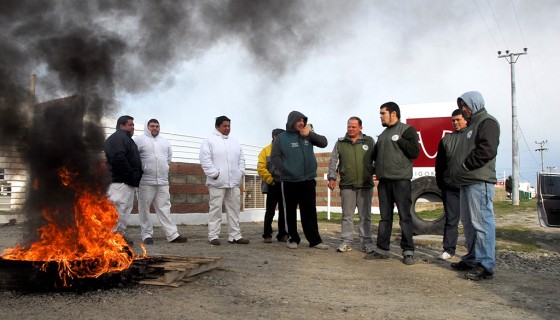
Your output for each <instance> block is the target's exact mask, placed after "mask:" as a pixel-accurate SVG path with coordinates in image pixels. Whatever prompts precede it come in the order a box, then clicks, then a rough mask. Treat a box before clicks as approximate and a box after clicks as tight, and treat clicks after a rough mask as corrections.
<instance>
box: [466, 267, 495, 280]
mask: <svg viewBox="0 0 560 320" xmlns="http://www.w3.org/2000/svg"><path fill="white" fill-rule="evenodd" d="M465 278H467V279H469V280H473V281H480V280H482V279H492V278H494V274H493V273H490V272H488V271H486V269H484V267H483V266H481V265H478V266H476V267H475V268H474V269H472V270H471V271H469V272H467V273H465Z"/></svg>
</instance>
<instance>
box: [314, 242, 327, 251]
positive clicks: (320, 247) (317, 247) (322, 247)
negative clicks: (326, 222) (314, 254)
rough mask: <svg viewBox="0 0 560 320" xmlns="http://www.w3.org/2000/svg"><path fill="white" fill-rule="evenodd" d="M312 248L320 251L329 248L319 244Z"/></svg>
mask: <svg viewBox="0 0 560 320" xmlns="http://www.w3.org/2000/svg"><path fill="white" fill-rule="evenodd" d="M312 248H315V249H321V250H327V249H329V248H330V247H329V246H327V245H326V244H324V243H322V242H321V243H319V244H317V245H314V246H313V247H312Z"/></svg>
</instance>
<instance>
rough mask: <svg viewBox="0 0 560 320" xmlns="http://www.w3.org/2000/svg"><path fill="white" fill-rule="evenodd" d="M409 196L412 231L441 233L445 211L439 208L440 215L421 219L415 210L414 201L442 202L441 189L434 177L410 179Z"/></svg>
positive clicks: (415, 232) (416, 233) (417, 233)
mask: <svg viewBox="0 0 560 320" xmlns="http://www.w3.org/2000/svg"><path fill="white" fill-rule="evenodd" d="M411 189H412V193H411V198H412V207H411V208H410V213H411V216H412V224H413V232H414V234H415V235H419V234H436V235H443V227H444V224H445V214H444V213H445V212H444V210H443V208H442V209H441V215H440V216H438V217H437V218H436V219H434V220H425V219H422V217H420V216H419V215H418V213H417V212H416V202H417V201H418V199H422V201H421V202H423V203H427V202H442V203H443V201H442V196H441V190H440V189H439V188H438V186H437V183H436V178H435V177H433V176H424V177H420V178H417V179H414V180H412V182H411Z"/></svg>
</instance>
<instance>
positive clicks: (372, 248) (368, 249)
mask: <svg viewBox="0 0 560 320" xmlns="http://www.w3.org/2000/svg"><path fill="white" fill-rule="evenodd" d="M361 250H362V252H365V253H372V252H373V251H375V246H374V245H373V244H372V243H362V248H361Z"/></svg>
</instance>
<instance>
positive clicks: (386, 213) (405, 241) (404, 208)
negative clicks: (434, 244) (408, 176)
mask: <svg viewBox="0 0 560 320" xmlns="http://www.w3.org/2000/svg"><path fill="white" fill-rule="evenodd" d="M377 193H378V195H379V213H380V214H381V220H380V221H379V230H378V231H377V232H378V234H377V247H378V248H380V249H382V250H385V251H390V250H389V248H390V244H391V231H392V228H393V209H394V205H395V204H396V205H397V210H398V211H399V225H400V226H401V233H402V234H401V249H402V250H403V254H405V253H407V254H412V253H414V241H413V240H412V235H413V229H412V216H411V213H410V208H411V206H412V200H411V187H410V180H387V179H381V180H379V185H378V186H377Z"/></svg>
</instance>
